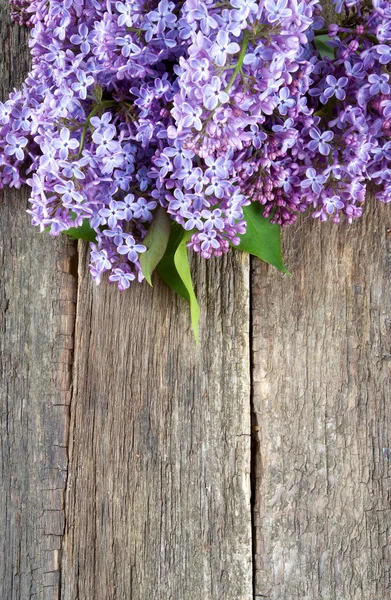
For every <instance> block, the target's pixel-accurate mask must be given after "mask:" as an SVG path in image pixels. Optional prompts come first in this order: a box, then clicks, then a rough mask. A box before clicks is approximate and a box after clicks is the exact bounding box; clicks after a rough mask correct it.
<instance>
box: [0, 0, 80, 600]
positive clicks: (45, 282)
mask: <svg viewBox="0 0 391 600" xmlns="http://www.w3.org/2000/svg"><path fill="white" fill-rule="evenodd" d="M0 40H1V48H2V51H3V53H2V60H1V61H0V87H1V99H4V98H5V97H6V95H7V94H8V92H9V91H10V90H11V89H12V88H13V86H16V85H19V84H20V82H21V80H22V79H23V77H24V76H25V74H26V73H27V69H28V51H27V37H26V35H25V32H24V30H22V29H21V28H19V27H16V26H11V24H10V21H9V14H8V3H7V2H6V0H1V1H0ZM27 207H28V204H27V190H25V189H23V190H5V191H2V192H1V195H0V265H1V272H0V437H1V441H0V548H1V550H0V556H1V558H0V598H1V600H29V599H34V600H55V599H57V598H59V589H60V586H59V582H60V563H61V553H60V549H61V535H62V533H63V529H64V512H63V506H64V488H65V483H66V469H67V442H68V427H67V425H68V419H69V415H68V404H69V398H70V386H71V368H72V366H71V365H72V349H73V326H74V315H75V292H76V285H75V279H74V277H73V276H72V275H71V274H70V268H71V257H72V255H73V254H74V252H75V246H74V244H71V243H69V242H68V241H67V240H66V239H61V240H59V241H53V240H52V239H50V238H49V236H48V235H47V234H45V235H41V234H40V233H39V232H38V231H37V230H36V229H34V228H33V227H32V226H31V224H30V218H29V217H28V215H27V214H26V212H25V211H26V209H27Z"/></svg>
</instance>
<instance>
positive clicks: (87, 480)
mask: <svg viewBox="0 0 391 600" xmlns="http://www.w3.org/2000/svg"><path fill="white" fill-rule="evenodd" d="M79 265H80V268H79V288H78V305H77V318H76V338H75V346H76V354H75V370H74V393H73V397H72V403H71V429H70V440H71V443H70V463H69V479H68V486H67V499H66V533H65V540H64V555H63V578H62V583H63V586H62V593H63V596H62V597H63V598H64V600H74V599H75V598H77V599H80V600H81V599H85V600H89V599H91V598H94V600H109V599H114V598H116V599H117V598H118V599H119V598H121V599H124V600H126V599H130V598H132V600H145V599H146V598H151V599H156V600H169V599H175V600H190V599H191V600H198V599H199V600H207V599H216V600H217V599H224V600H249V599H250V598H252V597H253V596H252V546H251V511H250V472H249V470H250V365H249V289H248V288H249V260H248V256H246V255H244V254H240V253H236V254H234V253H231V254H230V255H229V257H228V258H223V259H221V260H216V261H209V262H205V261H203V262H202V261H198V262H197V265H196V268H195V280H196V282H197V294H198V296H199V298H200V300H201V311H202V322H201V337H200V346H199V348H198V349H197V348H196V345H195V341H194V339H193V336H192V333H191V330H190V318H189V308H188V304H187V303H186V302H185V301H184V300H182V299H180V298H179V297H176V296H175V295H174V294H173V293H172V292H171V291H170V290H169V289H168V288H167V287H166V286H165V285H163V284H162V283H161V282H160V281H158V280H156V281H155V287H154V288H153V289H152V288H150V287H148V285H147V284H143V285H142V286H139V285H137V284H136V285H133V286H132V289H131V290H130V291H129V292H124V293H121V292H119V291H118V290H117V289H116V288H115V287H114V286H108V285H106V284H105V283H102V284H101V285H100V286H99V287H96V286H95V284H94V283H93V282H92V281H91V279H90V276H89V273H88V256H87V255H86V252H85V247H84V246H83V247H82V254H81V259H80V263H79Z"/></svg>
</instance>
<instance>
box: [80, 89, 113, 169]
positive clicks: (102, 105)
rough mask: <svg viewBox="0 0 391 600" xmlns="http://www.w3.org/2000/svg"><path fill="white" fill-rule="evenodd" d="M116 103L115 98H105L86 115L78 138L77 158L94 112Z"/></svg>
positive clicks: (96, 112) (81, 150)
mask: <svg viewBox="0 0 391 600" xmlns="http://www.w3.org/2000/svg"><path fill="white" fill-rule="evenodd" d="M117 104H118V102H115V100H105V101H104V102H101V103H100V104H97V105H96V106H94V108H93V109H92V111H91V112H90V114H89V115H88V117H87V120H86V122H85V123H84V127H83V131H82V134H81V138H80V149H79V152H78V155H77V158H78V159H79V158H80V157H81V154H82V152H83V148H84V143H85V141H86V135H87V129H88V127H89V125H90V122H91V119H92V117H94V116H95V115H96V114H98V112H99V111H100V110H102V109H105V108H112V107H113V106H117Z"/></svg>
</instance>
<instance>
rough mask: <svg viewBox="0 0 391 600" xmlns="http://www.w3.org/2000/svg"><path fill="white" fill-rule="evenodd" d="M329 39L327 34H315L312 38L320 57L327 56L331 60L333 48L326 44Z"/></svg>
mask: <svg viewBox="0 0 391 600" xmlns="http://www.w3.org/2000/svg"><path fill="white" fill-rule="evenodd" d="M329 41H330V38H329V36H328V35H327V34H325V35H317V36H315V38H314V43H315V46H316V47H317V49H318V52H319V54H320V56H321V57H322V58H324V57H325V56H328V57H329V58H330V59H331V60H333V59H334V48H332V47H331V46H329V45H328V43H327V42H329Z"/></svg>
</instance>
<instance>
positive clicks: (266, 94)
mask: <svg viewBox="0 0 391 600" xmlns="http://www.w3.org/2000/svg"><path fill="white" fill-rule="evenodd" d="M12 5H13V13H14V18H15V19H16V20H17V21H18V22H25V23H26V22H28V23H29V24H30V25H31V27H32V29H31V39H30V47H31V54H32V59H33V66H32V70H31V72H30V74H29V75H28V77H27V79H26V81H25V83H24V85H23V87H22V90H20V91H17V90H15V91H14V92H12V93H11V94H10V97H9V99H8V100H7V101H6V102H4V103H0V186H4V185H10V186H15V187H19V186H20V185H21V184H23V183H27V184H28V185H29V186H30V187H31V198H30V203H31V208H30V210H29V213H30V214H31V216H32V222H33V224H34V225H37V226H39V227H40V228H41V230H44V229H46V228H50V232H51V234H52V235H58V234H59V233H61V232H62V231H65V230H68V229H69V228H71V227H78V226H80V225H81V224H82V223H83V221H84V220H85V219H88V221H89V223H90V226H91V227H92V228H93V229H94V230H95V232H96V237H97V241H96V243H95V244H92V251H91V273H92V276H93V278H94V279H95V280H96V281H97V282H99V281H100V279H101V277H102V275H103V273H105V272H107V273H108V278H109V281H111V282H115V283H116V284H117V285H118V287H119V288H120V289H126V288H127V287H129V285H130V282H131V281H132V280H134V279H138V280H139V281H141V280H142V279H143V273H142V270H141V267H140V262H139V258H140V254H142V253H143V252H145V250H146V247H145V245H144V244H143V240H144V238H145V236H146V234H147V232H148V229H149V227H150V225H151V223H152V222H153V219H154V216H155V214H156V211H157V210H158V208H159V207H163V208H164V209H165V210H166V212H167V214H168V215H169V216H170V218H171V219H172V221H174V222H176V223H177V224H179V225H181V226H182V227H183V229H184V230H186V231H191V232H192V237H191V241H190V242H189V246H190V247H191V248H192V249H193V250H194V251H196V252H199V253H200V254H201V255H202V256H203V257H204V258H209V257H210V256H212V255H216V256H219V255H221V254H222V253H224V252H227V251H228V249H229V247H230V245H234V246H235V245H238V244H239V242H240V237H239V236H240V235H243V234H245V231H246V221H245V219H244V212H243V209H244V207H245V206H246V205H249V204H250V203H252V202H255V203H260V204H262V205H264V216H266V217H269V216H270V217H271V220H272V221H273V222H275V223H278V224H279V225H287V224H289V223H292V222H293V221H294V220H295V218H296V216H297V214H298V213H299V212H304V211H306V210H307V209H309V208H310V209H312V211H313V214H314V216H316V217H319V218H320V219H321V220H326V219H327V218H328V217H329V216H331V218H332V219H333V221H334V222H339V220H340V219H341V217H342V216H344V217H345V218H346V219H347V220H348V221H349V222H350V221H351V220H352V219H353V218H355V217H358V216H360V215H361V211H362V208H361V205H362V203H363V202H364V198H365V190H366V182H367V181H368V180H372V181H373V182H374V184H376V185H377V186H378V194H377V195H378V198H379V199H380V200H382V201H385V202H387V201H389V199H391V162H390V161H391V141H390V131H391V93H390V92H391V84H390V83H389V76H390V73H389V70H388V64H389V63H391V48H390V38H391V9H390V5H389V2H388V0H373V3H372V4H369V3H368V2H367V1H365V2H363V3H361V2H360V1H356V0H347V2H345V3H343V2H342V0H338V5H337V10H339V11H341V10H342V9H343V14H344V16H343V18H341V20H340V23H339V24H334V25H332V26H330V32H329V35H330V37H331V38H332V42H330V44H331V45H332V46H333V48H335V56H334V57H331V58H330V57H327V56H326V57H323V58H322V56H321V54H320V53H319V51H318V45H317V44H316V39H315V41H314V38H315V36H316V35H323V32H322V28H323V27H324V21H323V19H322V16H321V7H320V5H319V4H318V2H317V1H316V0H301V1H300V0H229V1H228V0H222V1H221V2H214V1H213V0H185V1H177V2H172V1H170V0H160V1H159V0H101V1H98V0H64V1H59V0H33V2H30V3H29V6H27V3H26V2H25V1H24V0H12Z"/></svg>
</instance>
